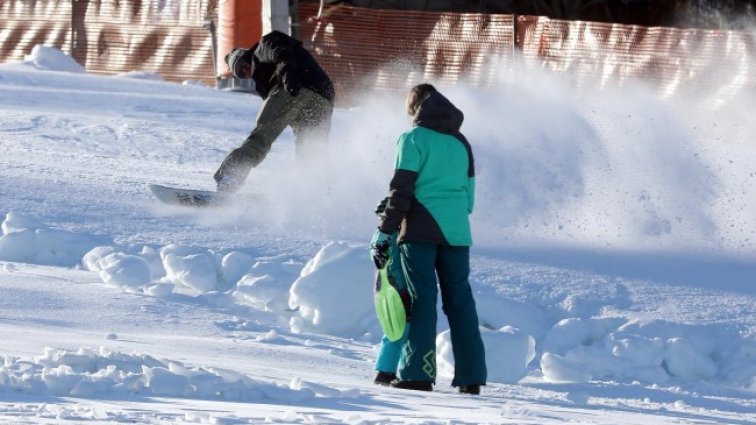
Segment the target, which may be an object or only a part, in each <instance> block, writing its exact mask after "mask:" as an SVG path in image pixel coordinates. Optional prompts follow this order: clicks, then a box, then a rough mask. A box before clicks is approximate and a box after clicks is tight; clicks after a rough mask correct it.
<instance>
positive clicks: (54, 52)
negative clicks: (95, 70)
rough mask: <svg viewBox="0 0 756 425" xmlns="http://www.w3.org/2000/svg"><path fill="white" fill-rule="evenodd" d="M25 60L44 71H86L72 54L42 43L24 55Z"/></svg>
mask: <svg viewBox="0 0 756 425" xmlns="http://www.w3.org/2000/svg"><path fill="white" fill-rule="evenodd" d="M24 62H25V63H28V64H31V65H33V66H35V67H36V68H37V69H41V70H44V71H64V72H81V73H84V72H86V70H85V69H84V67H82V66H81V65H79V64H78V63H76V61H75V60H74V59H73V58H72V57H71V56H69V55H67V54H66V53H63V52H61V51H60V50H58V49H56V48H54V47H48V46H44V45H41V44H37V45H36V46H34V47H33V48H32V51H31V53H30V54H28V55H26V56H24Z"/></svg>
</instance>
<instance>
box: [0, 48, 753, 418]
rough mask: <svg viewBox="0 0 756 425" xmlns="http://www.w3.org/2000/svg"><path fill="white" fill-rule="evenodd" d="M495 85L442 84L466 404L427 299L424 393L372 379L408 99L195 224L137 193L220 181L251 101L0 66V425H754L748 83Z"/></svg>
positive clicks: (253, 178)
mask: <svg viewBox="0 0 756 425" xmlns="http://www.w3.org/2000/svg"><path fill="white" fill-rule="evenodd" d="M499 72H500V74H501V84H500V85H499V87H497V88H495V89H486V90H481V89H478V88H474V87H469V86H466V85H465V84H459V85H455V86H452V87H445V86H443V85H440V84H439V85H438V86H439V88H440V89H441V90H442V92H444V93H445V94H446V95H447V96H448V97H449V98H450V99H451V100H452V101H453V102H454V103H455V104H457V105H458V106H459V107H460V109H462V110H463V111H464V112H465V116H466V119H465V124H464V125H463V127H462V131H463V132H464V133H465V134H466V136H467V138H468V139H469V140H470V142H471V144H472V146H473V150H474V153H475V156H476V173H477V198H476V209H475V212H474V213H473V215H472V216H471V219H472V224H473V233H474V239H475V245H474V246H473V248H472V250H471V266H472V272H471V276H470V281H471V285H472V288H473V291H474V293H475V297H476V301H477V306H478V314H479V318H480V324H481V327H482V335H483V339H484V343H485V347H486V363H487V368H488V374H489V376H488V378H489V382H488V385H486V386H485V387H483V390H482V393H481V395H480V396H469V395H460V394H457V393H456V392H455V391H454V388H452V387H451V386H450V383H451V378H452V374H453V368H454V359H453V356H452V355H451V347H450V338H449V332H448V325H447V323H446V321H445V318H444V316H443V313H442V312H441V310H440V306H439V322H438V325H437V330H438V336H437V338H436V343H437V358H436V362H437V369H438V379H437V382H436V385H435V388H434V391H433V392H430V393H422V392H413V391H407V390H398V389H392V388H385V387H380V386H376V385H374V384H373V383H372V379H373V375H374V370H373V362H374V360H375V356H376V353H377V348H378V343H379V341H380V337H381V333H380V328H379V326H378V323H377V320H376V319H375V314H374V310H373V299H372V291H373V286H372V285H373V279H374V269H373V266H372V262H371V260H370V258H369V254H368V241H369V240H370V237H371V235H372V233H373V231H374V229H375V226H376V223H377V221H376V217H375V214H374V212H373V211H374V209H375V206H376V204H377V203H378V202H379V201H380V200H381V199H382V198H383V197H384V196H386V194H387V189H388V182H389V179H390V178H391V175H392V172H393V170H392V167H393V155H394V146H395V142H396V139H397V137H398V136H399V134H401V132H403V131H404V130H406V129H407V128H408V127H409V126H410V125H411V121H410V118H409V117H408V116H406V113H405V112H404V106H403V99H402V97H401V96H393V95H387V94H385V93H381V94H376V95H366V96H365V98H364V99H363V101H362V102H361V103H360V104H359V105H354V106H350V107H341V108H337V109H336V111H335V114H334V120H333V126H332V129H331V134H330V139H329V142H328V144H327V147H325V148H324V147H319V148H318V149H313V150H310V151H308V152H306V153H305V154H302V155H297V154H296V152H295V147H294V143H293V139H294V137H293V134H292V133H291V130H286V132H284V134H283V135H282V136H281V137H280V138H279V140H278V141H277V142H276V143H275V144H274V147H273V150H272V151H271V153H270V154H269V156H268V157H267V159H266V160H265V161H264V162H263V163H262V164H261V165H260V166H259V167H258V168H256V169H254V170H253V171H252V173H251V175H250V177H249V179H248V181H247V185H246V186H245V187H244V188H243V189H242V193H241V195H242V196H240V197H239V199H238V201H235V202H232V203H230V204H228V205H224V206H222V207H218V208H204V209H191V208H182V207H172V206H167V205H163V204H160V203H159V202H157V201H156V200H155V199H154V198H153V197H152V196H151V194H150V192H149V190H148V188H147V185H148V184H150V183H158V184H165V185H174V186H180V187H185V188H194V189H213V188H214V183H213V180H212V174H213V172H214V171H215V170H216V169H217V167H218V166H219V165H220V163H221V161H222V160H223V158H224V157H225V155H226V154H227V153H228V152H229V150H231V149H232V148H234V147H236V146H238V145H239V144H240V143H241V142H242V141H243V140H244V138H245V137H246V136H247V134H248V133H249V131H250V130H251V129H252V127H253V125H254V118H255V115H256V113H257V111H258V109H259V107H260V104H261V101H260V99H258V98H257V97H254V96H250V95H248V94H243V93H233V92H223V91H218V90H215V89H212V88H209V87H206V86H204V85H201V84H199V83H194V82H186V83H184V84H173V83H167V82H164V81H161V80H160V79H159V78H158V77H157V76H156V75H152V74H144V73H132V74H125V75H119V76H107V77H106V76H97V75H92V74H87V73H86V72H84V71H83V70H82V69H81V68H80V67H78V65H76V64H75V62H73V61H72V60H71V59H70V58H69V57H67V56H66V55H64V54H63V53H61V52H60V51H57V50H55V49H51V48H46V47H43V46H37V47H36V48H35V49H34V50H33V51H32V52H31V54H30V55H29V56H27V57H26V58H25V60H24V61H23V62H18V63H6V64H0V221H1V222H2V225H1V227H0V228H1V230H2V233H0V423H7V424H68V423H70V424H120V423H139V424H259V423H279V424H564V423H578V424H734V425H746V424H753V423H756V189H754V187H756V121H754V120H753V111H754V110H756V96H754V92H753V88H752V87H737V86H732V87H728V90H726V91H708V92H707V91H698V92H696V91H687V92H685V93H684V94H681V95H676V96H659V95H657V94H655V93H653V92H651V91H648V90H646V89H645V88H644V87H643V86H642V85H641V84H630V83H627V84H624V85H623V86H621V87H613V86H609V85H605V86H603V87H590V88H576V87H574V85H572V84H569V83H568V81H566V80H563V78H565V76H554V75H543V74H541V73H540V71H539V70H537V69H528V68H527V66H525V65H523V64H521V65H518V66H512V65H511V64H510V65H508V66H506V67H504V66H502V67H501V69H500V70H499ZM245 194H247V195H249V194H262V195H263V196H264V201H260V197H250V196H247V197H245V196H243V195H245Z"/></svg>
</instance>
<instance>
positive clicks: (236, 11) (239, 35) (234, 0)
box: [216, 0, 262, 78]
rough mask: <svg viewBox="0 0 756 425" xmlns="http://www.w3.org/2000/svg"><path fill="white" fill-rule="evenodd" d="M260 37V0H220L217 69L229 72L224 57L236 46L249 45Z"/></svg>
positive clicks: (218, 72)
mask: <svg viewBox="0 0 756 425" xmlns="http://www.w3.org/2000/svg"><path fill="white" fill-rule="evenodd" d="M260 37H262V0H225V1H224V0H221V1H220V4H219V5H218V61H217V63H218V69H217V70H216V71H217V75H218V76H220V77H221V78H223V77H229V76H230V75H231V73H230V72H229V70H228V66H226V62H225V61H224V58H225V57H226V55H227V54H228V53H229V52H231V50H233V49H234V48H236V47H251V46H252V45H253V44H255V43H257V42H258V41H259V40H260Z"/></svg>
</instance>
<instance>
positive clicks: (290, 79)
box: [283, 72, 302, 96]
mask: <svg viewBox="0 0 756 425" xmlns="http://www.w3.org/2000/svg"><path fill="white" fill-rule="evenodd" d="M283 87H284V90H286V91H287V92H289V94H290V95H292V96H296V95H298V94H299V91H300V90H301V89H302V84H300V82H299V78H297V77H295V76H294V75H292V74H291V73H290V72H287V73H286V74H284V76H283Z"/></svg>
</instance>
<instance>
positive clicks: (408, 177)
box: [378, 92, 475, 246]
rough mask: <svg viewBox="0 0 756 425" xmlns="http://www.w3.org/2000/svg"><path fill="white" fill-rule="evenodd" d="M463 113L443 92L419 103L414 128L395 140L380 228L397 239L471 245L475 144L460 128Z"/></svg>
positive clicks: (400, 241) (432, 93)
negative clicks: (394, 155) (394, 161)
mask: <svg viewBox="0 0 756 425" xmlns="http://www.w3.org/2000/svg"><path fill="white" fill-rule="evenodd" d="M463 120H464V115H463V114H462V111H460V110H459V109H457V108H456V107H455V106H454V105H453V104H452V103H451V102H450V101H449V100H448V99H447V98H446V97H444V96H443V95H442V94H441V93H438V92H431V93H429V94H428V95H427V96H426V98H425V99H424V100H423V101H422V102H421V104H420V107H419V108H418V111H417V113H416V114H415V118H414V125H415V126H414V127H413V128H412V130H410V131H408V132H406V133H404V134H402V135H401V136H400V137H399V141H398V142H397V152H396V163H395V166H394V176H393V178H392V179H391V183H390V187H389V201H388V204H387V206H386V209H385V210H384V212H383V214H382V215H381V217H380V223H379V226H378V228H379V229H380V230H381V231H382V232H384V233H387V234H393V233H395V232H396V231H397V230H399V243H402V242H425V243H434V244H439V245H451V246H470V245H472V235H471V231H470V221H469V218H468V216H469V214H471V213H472V211H473V205H474V200H475V166H474V160H473V154H472V149H471V147H470V143H468V141H467V139H466V138H465V136H463V135H462V133H460V131H459V129H460V127H461V126H462V121H463Z"/></svg>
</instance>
